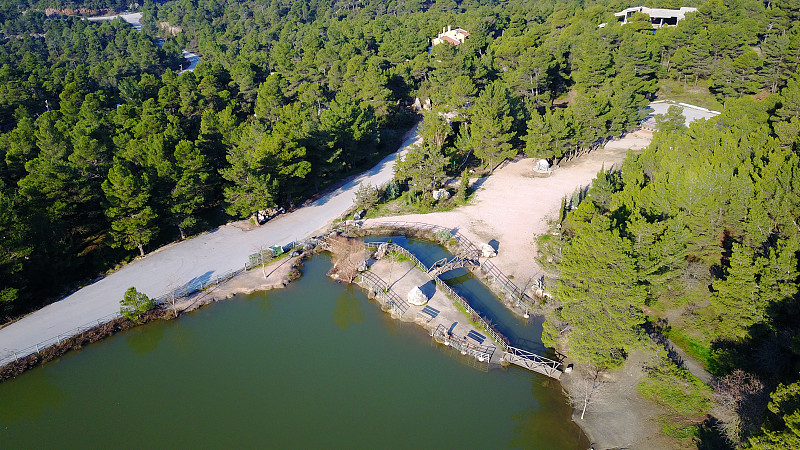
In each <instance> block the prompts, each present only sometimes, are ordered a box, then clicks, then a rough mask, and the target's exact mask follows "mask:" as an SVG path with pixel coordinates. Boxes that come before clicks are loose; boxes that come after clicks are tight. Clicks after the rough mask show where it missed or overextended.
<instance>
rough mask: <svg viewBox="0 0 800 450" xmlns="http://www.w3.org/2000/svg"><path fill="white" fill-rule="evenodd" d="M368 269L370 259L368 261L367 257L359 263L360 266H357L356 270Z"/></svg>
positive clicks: (364, 270)
mask: <svg viewBox="0 0 800 450" xmlns="http://www.w3.org/2000/svg"><path fill="white" fill-rule="evenodd" d="M367 269H369V261H367V260H366V259H365V260H364V261H361V262H360V263H358V266H356V270H358V271H359V272H366V271H367Z"/></svg>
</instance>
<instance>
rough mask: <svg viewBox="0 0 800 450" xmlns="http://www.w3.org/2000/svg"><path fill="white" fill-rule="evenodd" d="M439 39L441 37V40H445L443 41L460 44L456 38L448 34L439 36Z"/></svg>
mask: <svg viewBox="0 0 800 450" xmlns="http://www.w3.org/2000/svg"><path fill="white" fill-rule="evenodd" d="M439 39H441V40H443V41H445V42H449V43H451V44H453V45H458V44H460V43H461V41H459V40H456V39H453V38H451V37H450V36H442V37H440V38H439Z"/></svg>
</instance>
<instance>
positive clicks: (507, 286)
mask: <svg viewBox="0 0 800 450" xmlns="http://www.w3.org/2000/svg"><path fill="white" fill-rule="evenodd" d="M365 226H366V227H368V228H389V229H399V230H419V231H430V232H433V233H434V234H437V233H448V235H449V236H451V237H453V238H455V239H456V240H457V241H458V244H459V246H460V248H461V253H462V255H463V256H464V257H467V258H472V259H475V260H478V259H479V257H480V256H481V250H480V249H479V248H478V246H477V245H475V244H474V243H473V242H472V241H470V240H469V239H467V237H466V236H464V235H463V234H461V233H460V232H455V233H452V232H451V230H450V229H448V228H445V227H442V226H439V225H432V224H428V223H418V222H401V221H382V222H369V223H367V224H366V225H365ZM479 266H480V268H481V269H482V270H483V272H484V273H485V274H488V275H491V276H492V277H494V279H495V280H496V281H497V283H498V284H499V285H500V287H501V289H502V291H503V292H504V293H506V294H507V295H510V296H511V297H512V298H514V299H516V301H517V306H522V304H523V303H528V304H529V305H531V306H532V305H535V302H534V300H533V299H532V298H531V297H530V296H529V295H528V294H526V293H525V290H524V289H521V288H520V287H519V286H517V285H516V284H515V283H514V282H513V281H511V279H509V278H508V277H507V276H506V275H505V274H504V273H503V272H502V271H501V270H500V269H499V268H498V267H497V266H496V265H495V264H494V263H493V262H491V261H490V260H488V259H485V260H484V261H483V262H481V263H480V264H479Z"/></svg>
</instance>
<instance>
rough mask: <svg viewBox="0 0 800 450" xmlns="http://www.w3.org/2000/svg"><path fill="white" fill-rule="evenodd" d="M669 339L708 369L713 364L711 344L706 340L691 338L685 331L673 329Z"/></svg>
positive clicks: (668, 334) (670, 331) (668, 332)
mask: <svg viewBox="0 0 800 450" xmlns="http://www.w3.org/2000/svg"><path fill="white" fill-rule="evenodd" d="M666 334H667V337H668V338H670V340H672V342H674V343H675V345H677V346H678V347H680V348H682V349H683V350H684V351H685V352H686V353H688V354H689V355H691V356H692V357H693V358H695V359H696V360H698V361H700V362H701V363H703V365H704V366H706V367H708V366H709V363H710V362H711V343H710V342H706V341H705V340H702V339H698V338H694V337H692V336H689V334H687V332H686V331H685V330H683V329H675V328H671V329H669V330H668V331H667V333H666Z"/></svg>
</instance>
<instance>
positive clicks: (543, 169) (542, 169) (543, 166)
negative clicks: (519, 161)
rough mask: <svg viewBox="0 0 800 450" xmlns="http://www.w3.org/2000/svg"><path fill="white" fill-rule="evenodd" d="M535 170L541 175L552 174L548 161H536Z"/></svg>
mask: <svg viewBox="0 0 800 450" xmlns="http://www.w3.org/2000/svg"><path fill="white" fill-rule="evenodd" d="M533 170H534V171H536V172H539V173H550V163H549V162H547V160H546V159H540V160H539V161H536V166H534V168H533Z"/></svg>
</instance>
